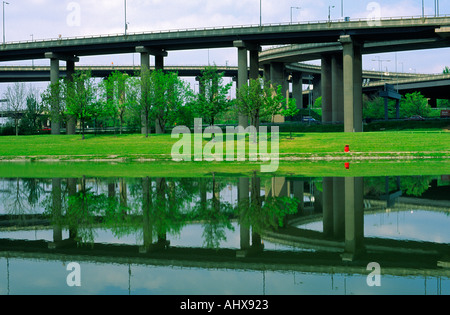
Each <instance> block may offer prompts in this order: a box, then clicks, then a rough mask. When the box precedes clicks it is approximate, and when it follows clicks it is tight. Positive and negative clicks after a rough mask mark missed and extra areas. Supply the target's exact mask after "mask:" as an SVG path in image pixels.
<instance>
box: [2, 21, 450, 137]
mask: <svg viewBox="0 0 450 315" xmlns="http://www.w3.org/2000/svg"><path fill="white" fill-rule="evenodd" d="M449 36H450V17H448V16H442V17H418V18H410V17H408V18H389V19H381V20H376V21H374V20H355V21H332V22H331V21H324V22H314V23H311V22H309V23H301V24H277V25H253V26H236V27H222V28H220V27H219V28H205V29H191V30H174V31H163V32H150V33H139V34H128V35H123V34H121V35H107V36H90V37H78V38H58V39H52V40H42V41H27V42H13V43H7V44H4V45H2V46H0V61H18V60H34V59H49V60H50V80H51V82H56V81H57V80H58V79H59V77H60V67H59V62H60V61H61V60H63V61H66V63H67V64H66V67H67V69H66V72H67V75H69V76H70V75H71V74H72V73H73V72H74V70H75V63H76V62H78V61H79V60H80V57H84V56H98V55H111V54H126V53H136V52H137V53H140V55H141V64H140V65H141V67H142V68H149V66H150V62H149V57H150V55H154V56H155V68H156V69H164V57H166V56H167V55H168V53H169V52H170V51H180V50H198V49H213V48H229V47H234V48H236V49H237V52H238V70H237V85H238V87H240V86H242V85H244V84H246V83H247V81H248V79H249V78H255V77H257V76H258V75H259V74H260V71H259V69H260V62H261V63H262V65H263V66H264V73H265V77H266V78H267V79H270V81H272V82H273V83H274V84H280V85H282V86H283V87H284V88H286V89H287V80H286V71H285V69H286V67H285V65H286V64H287V63H288V62H291V61H292V60H296V59H295V58H297V59H298V57H296V55H295V53H292V51H291V53H290V56H289V58H290V59H286V58H287V55H286V53H284V54H282V55H279V56H278V57H276V58H275V57H271V58H273V59H269V60H268V59H267V58H266V59H264V54H261V55H262V56H260V54H259V53H260V51H261V48H262V47H263V46H273V45H312V46H311V47H310V51H309V54H308V55H309V57H308V58H313V59H317V58H318V57H320V59H321V60H322V69H321V73H322V76H321V86H322V88H321V90H322V97H323V120H324V122H332V121H344V123H345V131H346V132H361V131H362V79H363V74H362V73H363V72H362V54H365V53H378V52H387V51H392V52H393V51H404V50H417V49H432V48H443V47H449V46H450V45H449V44H450V42H449V41H448V39H449ZM314 45H316V46H317V47H316V48H314V47H313V46H314ZM322 45H323V46H322ZM320 46H321V47H320ZM249 55H250V58H249ZM298 55H301V56H302V57H301V58H305V57H304V55H305V54H304V53H299V54H298V53H297V56H298ZM266 56H267V55H266ZM300 61H301V60H300ZM249 68H250V71H248V69H249ZM302 82H303V80H302V79H301V78H300V79H299V76H298V75H295V76H293V86H295V87H298V84H301V83H302ZM295 91H298V90H297V89H296V88H295ZM294 97H295V98H297V97H300V98H301V97H302V96H301V92H296V93H294ZM239 124H240V125H242V126H244V127H245V126H247V125H248V117H246V116H241V117H240V120H239ZM69 129H72V128H69ZM59 131H60V124H59V122H56V121H54V122H52V132H53V133H55V134H59Z"/></svg>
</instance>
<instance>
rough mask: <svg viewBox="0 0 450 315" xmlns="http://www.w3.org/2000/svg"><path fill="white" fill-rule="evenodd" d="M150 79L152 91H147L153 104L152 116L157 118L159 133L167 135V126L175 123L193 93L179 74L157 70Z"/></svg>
mask: <svg viewBox="0 0 450 315" xmlns="http://www.w3.org/2000/svg"><path fill="white" fill-rule="evenodd" d="M150 79H151V84H150V86H151V87H152V89H151V90H149V91H147V92H148V95H149V97H150V104H151V112H150V115H151V116H152V117H154V118H155V123H156V125H157V132H161V133H165V128H166V126H167V125H168V124H173V123H175V121H176V118H177V113H178V111H179V110H180V108H182V107H183V106H185V105H186V103H189V101H190V98H191V96H192V92H191V91H190V88H189V85H188V84H187V83H186V82H184V81H183V80H181V79H180V78H179V77H178V74H177V73H173V72H169V73H164V72H163V71H162V70H156V71H153V72H152V74H151V78H150ZM158 127H159V128H158ZM158 129H160V130H158Z"/></svg>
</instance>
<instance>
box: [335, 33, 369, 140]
mask: <svg viewBox="0 0 450 315" xmlns="http://www.w3.org/2000/svg"><path fill="white" fill-rule="evenodd" d="M339 41H340V42H341V44H342V47H343V78H344V89H343V90H344V129H345V132H362V131H363V124H362V54H361V45H360V44H359V43H358V42H356V41H355V40H353V39H352V37H351V36H350V35H343V36H341V37H340V39H339Z"/></svg>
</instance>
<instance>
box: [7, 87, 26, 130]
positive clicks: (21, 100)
mask: <svg viewBox="0 0 450 315" xmlns="http://www.w3.org/2000/svg"><path fill="white" fill-rule="evenodd" d="M5 99H6V100H7V106H8V111H9V112H11V115H12V118H13V119H14V126H15V129H16V136H18V135H19V119H20V116H21V112H23V111H24V110H25V108H26V103H27V88H26V85H25V83H19V82H16V83H14V85H12V86H11V85H9V86H8V87H7V88H6V92H5Z"/></svg>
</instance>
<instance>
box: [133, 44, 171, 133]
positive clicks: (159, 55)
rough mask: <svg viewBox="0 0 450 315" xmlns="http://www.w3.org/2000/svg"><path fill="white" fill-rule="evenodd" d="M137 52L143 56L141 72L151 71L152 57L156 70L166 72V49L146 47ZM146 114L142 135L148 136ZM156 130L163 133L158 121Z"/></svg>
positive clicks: (142, 116) (143, 114)
mask: <svg viewBox="0 0 450 315" xmlns="http://www.w3.org/2000/svg"><path fill="white" fill-rule="evenodd" d="M136 52H138V53H140V54H141V70H150V55H153V56H155V69H156V70H164V57H167V56H168V53H167V51H165V50H164V49H155V48H149V47H144V46H138V47H136ZM145 115H146V114H145V113H144V112H142V113H141V122H142V126H141V134H147V133H148V130H147V128H146V127H145V120H146V119H147V117H145ZM155 129H156V133H157V134H161V133H162V127H161V126H160V125H159V122H158V121H155Z"/></svg>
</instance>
